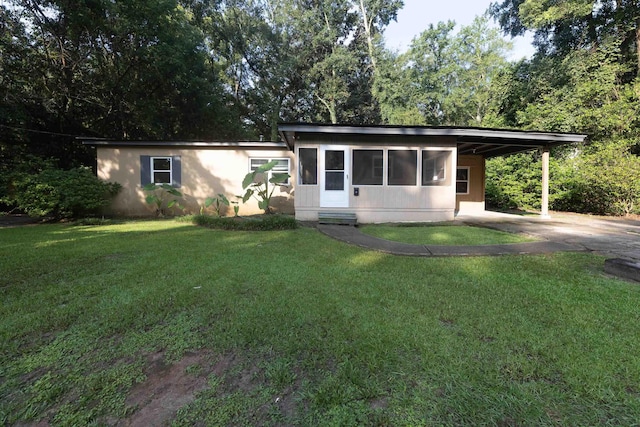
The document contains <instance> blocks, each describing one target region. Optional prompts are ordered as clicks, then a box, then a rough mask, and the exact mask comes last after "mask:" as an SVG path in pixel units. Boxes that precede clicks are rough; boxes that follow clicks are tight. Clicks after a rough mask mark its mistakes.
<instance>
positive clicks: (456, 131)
mask: <svg viewBox="0 0 640 427" xmlns="http://www.w3.org/2000/svg"><path fill="white" fill-rule="evenodd" d="M278 132H279V133H280V137H281V138H282V140H283V141H284V142H285V143H286V144H287V146H289V148H291V149H293V147H294V146H295V141H296V140H297V137H298V136H299V135H300V134H316V135H345V136H346V135H369V136H416V137H439V136H446V137H453V138H455V139H456V142H457V145H458V154H481V155H483V156H484V157H487V158H489V157H497V156H504V155H509V154H514V153H518V152H523V151H530V150H535V149H541V148H550V147H553V146H557V145H562V144H570V143H576V142H584V141H585V140H586V139H587V135H584V134H575V133H563V132H542V131H524V130H513V129H491V128H474V127H449V126H389V125H381V126H371V125H341V124H317V123H281V124H280V125H278ZM381 143H382V142H381Z"/></svg>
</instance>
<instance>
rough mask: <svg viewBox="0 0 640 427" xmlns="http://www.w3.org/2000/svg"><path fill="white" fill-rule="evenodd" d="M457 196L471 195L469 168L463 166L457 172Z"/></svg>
mask: <svg viewBox="0 0 640 427" xmlns="http://www.w3.org/2000/svg"><path fill="white" fill-rule="evenodd" d="M456 194H469V167H468V166H462V167H459V168H457V170H456Z"/></svg>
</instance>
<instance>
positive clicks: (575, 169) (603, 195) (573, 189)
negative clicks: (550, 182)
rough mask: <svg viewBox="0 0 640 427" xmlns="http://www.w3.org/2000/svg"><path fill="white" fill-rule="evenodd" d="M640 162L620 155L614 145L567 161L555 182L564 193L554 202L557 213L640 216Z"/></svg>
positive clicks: (626, 155)
mask: <svg viewBox="0 0 640 427" xmlns="http://www.w3.org/2000/svg"><path fill="white" fill-rule="evenodd" d="M638 176H640V158H639V157H638V156H636V155H633V154H631V153H629V152H620V151H619V150H618V149H616V148H615V147H614V146H613V145H612V144H606V145H599V146H598V148H595V149H592V150H590V152H589V153H586V154H583V155H581V156H579V157H576V158H573V159H567V160H566V161H565V165H564V170H563V171H562V174H561V176H560V177H559V179H558V178H554V181H557V186H558V187H560V189H561V192H560V194H559V195H557V196H556V198H555V199H554V200H553V201H552V204H551V207H552V208H553V209H557V210H571V211H576V212H590V213H595V214H599V215H629V214H637V213H640V180H638Z"/></svg>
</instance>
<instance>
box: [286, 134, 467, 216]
mask: <svg viewBox="0 0 640 427" xmlns="http://www.w3.org/2000/svg"><path fill="white" fill-rule="evenodd" d="M411 142H412V143H411V144H407V138H405V137H391V138H385V139H384V141H383V142H381V141H375V143H374V142H372V143H371V144H368V143H367V142H363V141H361V140H358V141H356V140H349V139H348V138H346V139H342V138H341V139H340V140H329V139H327V140H318V139H316V140H305V141H301V142H299V143H297V146H296V147H297V148H301V147H305V148H317V149H318V153H319V154H320V146H321V145H329V144H336V145H340V146H348V147H349V150H350V154H349V157H348V161H349V162H352V161H353V154H352V153H353V150H357V149H365V150H383V151H387V150H389V149H400V150H401V149H407V150H416V151H417V152H418V165H417V174H416V175H417V182H416V185H414V186H389V185H387V177H386V173H387V169H388V168H387V166H386V163H387V162H386V161H385V178H384V184H383V185H353V184H351V180H350V184H349V187H348V191H349V207H348V208H322V207H320V187H319V186H302V185H298V186H297V187H296V194H295V210H296V218H298V219H304V220H314V219H317V218H318V212H320V211H349V212H355V213H356V215H357V217H358V221H360V222H391V221H393V222H402V221H442V220H450V219H453V213H454V208H455V204H456V198H455V168H456V164H457V161H456V148H455V147H456V146H455V141H454V140H452V139H450V138H440V139H439V140H438V141H437V143H435V142H434V141H433V140H427V139H425V138H423V139H422V141H421V143H419V141H417V140H416V139H415V138H414V139H411ZM383 144H384V145H383ZM422 150H436V151H440V150H442V151H450V152H451V162H450V164H449V170H448V171H447V174H448V177H447V182H446V185H442V186H422V185H421V182H420V180H421V172H422V165H421V151H422ZM385 154H386V153H385ZM386 157H387V156H386V155H385V158H386ZM351 169H352V168H351ZM318 173H319V174H320V173H322V171H320V170H318ZM351 173H352V174H353V169H352V170H351ZM356 187H357V188H358V189H359V195H358V196H355V195H354V188H356Z"/></svg>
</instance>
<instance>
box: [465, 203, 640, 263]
mask: <svg viewBox="0 0 640 427" xmlns="http://www.w3.org/2000/svg"><path fill="white" fill-rule="evenodd" d="M456 221H460V222H464V223H467V224H476V225H481V226H484V227H490V228H494V229H497V230H503V231H508V232H511V233H524V234H528V235H531V236H534V237H537V238H542V239H546V240H549V241H552V242H557V243H565V244H569V245H574V246H579V247H582V248H584V249H586V250H588V251H593V252H598V253H601V254H603V255H605V256H608V257H614V258H624V259H629V260H632V261H636V262H638V261H640V221H639V220H635V219H626V218H613V217H601V216H592V215H581V214H573V213H556V212H552V213H551V218H549V219H543V218H540V217H539V216H537V215H513V214H504V213H498V212H490V211H485V212H484V213H483V214H478V215H458V216H457V217H456Z"/></svg>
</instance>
